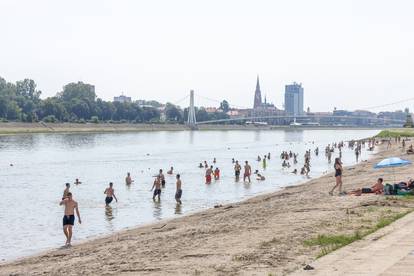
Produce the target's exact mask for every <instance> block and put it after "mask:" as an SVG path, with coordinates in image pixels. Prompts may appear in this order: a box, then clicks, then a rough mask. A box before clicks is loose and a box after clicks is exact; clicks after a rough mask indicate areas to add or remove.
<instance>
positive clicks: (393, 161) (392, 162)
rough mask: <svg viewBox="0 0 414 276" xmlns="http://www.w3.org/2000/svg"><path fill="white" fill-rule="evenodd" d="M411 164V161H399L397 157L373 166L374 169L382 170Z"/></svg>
mask: <svg viewBox="0 0 414 276" xmlns="http://www.w3.org/2000/svg"><path fill="white" fill-rule="evenodd" d="M409 164H411V161H408V160H404V159H401V158H399V157H390V158H386V159H384V160H382V161H381V162H379V163H378V164H376V165H375V166H374V168H376V169H382V168H391V167H401V166H405V165H409Z"/></svg>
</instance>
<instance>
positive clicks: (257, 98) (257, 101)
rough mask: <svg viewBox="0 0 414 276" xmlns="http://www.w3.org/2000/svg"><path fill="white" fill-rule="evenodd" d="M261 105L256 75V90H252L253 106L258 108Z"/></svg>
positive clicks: (260, 93) (260, 94)
mask: <svg viewBox="0 0 414 276" xmlns="http://www.w3.org/2000/svg"><path fill="white" fill-rule="evenodd" d="M261 106H262V92H261V91H260V84H259V76H257V82H256V90H255V91H254V104H253V108H259V107H261Z"/></svg>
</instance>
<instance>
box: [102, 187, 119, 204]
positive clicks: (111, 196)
mask: <svg viewBox="0 0 414 276" xmlns="http://www.w3.org/2000/svg"><path fill="white" fill-rule="evenodd" d="M113 186H114V184H113V183H112V182H109V187H108V188H106V189H105V192H104V194H106V198H105V204H106V206H109V204H110V203H111V202H112V200H113V199H114V198H115V200H116V202H118V199H117V198H116V196H115V189H114V188H112V187H113Z"/></svg>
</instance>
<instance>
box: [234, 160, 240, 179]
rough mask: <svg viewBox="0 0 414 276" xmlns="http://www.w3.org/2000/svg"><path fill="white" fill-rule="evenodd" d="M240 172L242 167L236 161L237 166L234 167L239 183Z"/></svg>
mask: <svg viewBox="0 0 414 276" xmlns="http://www.w3.org/2000/svg"><path fill="white" fill-rule="evenodd" d="M240 171H241V166H240V164H239V161H236V165H234V176H235V177H236V181H239V178H240Z"/></svg>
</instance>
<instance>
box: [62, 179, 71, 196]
mask: <svg viewBox="0 0 414 276" xmlns="http://www.w3.org/2000/svg"><path fill="white" fill-rule="evenodd" d="M69 189H70V184H69V183H66V188H65V189H64V190H63V196H62V200H64V199H65V198H66V197H67V196H68V194H69Z"/></svg>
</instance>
